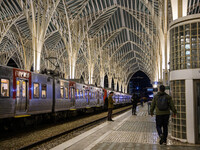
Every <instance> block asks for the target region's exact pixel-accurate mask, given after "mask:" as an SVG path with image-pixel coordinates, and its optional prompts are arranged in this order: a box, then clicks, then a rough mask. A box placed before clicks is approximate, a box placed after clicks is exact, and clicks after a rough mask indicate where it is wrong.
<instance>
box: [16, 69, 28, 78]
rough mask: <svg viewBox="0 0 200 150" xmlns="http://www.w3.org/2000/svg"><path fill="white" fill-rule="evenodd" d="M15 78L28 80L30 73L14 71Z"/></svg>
mask: <svg viewBox="0 0 200 150" xmlns="http://www.w3.org/2000/svg"><path fill="white" fill-rule="evenodd" d="M15 77H19V78H27V79H29V77H30V73H29V72H24V71H18V70H16V71H15Z"/></svg>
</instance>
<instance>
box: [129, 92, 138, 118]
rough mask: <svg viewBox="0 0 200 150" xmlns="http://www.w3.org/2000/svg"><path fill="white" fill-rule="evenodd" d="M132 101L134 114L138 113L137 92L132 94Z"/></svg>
mask: <svg viewBox="0 0 200 150" xmlns="http://www.w3.org/2000/svg"><path fill="white" fill-rule="evenodd" d="M131 102H132V115H136V108H137V103H138V96H137V95H136V94H135V93H134V94H133V95H132V98H131Z"/></svg>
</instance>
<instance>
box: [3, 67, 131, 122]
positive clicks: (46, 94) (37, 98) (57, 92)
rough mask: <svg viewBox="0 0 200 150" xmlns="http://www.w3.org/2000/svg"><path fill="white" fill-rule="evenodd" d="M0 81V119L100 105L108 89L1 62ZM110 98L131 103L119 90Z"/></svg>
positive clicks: (129, 96) (128, 97)
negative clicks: (5, 64) (3, 64)
mask: <svg viewBox="0 0 200 150" xmlns="http://www.w3.org/2000/svg"><path fill="white" fill-rule="evenodd" d="M0 84H1V85H0V86H1V88H0V119H5V118H20V117H27V116H31V115H38V114H47V113H48V114H49V113H50V114H51V113H57V112H65V111H71V110H79V109H88V108H97V107H103V106H104V99H105V97H106V96H108V94H109V92H110V91H111V90H108V89H104V88H101V87H96V86H93V85H88V84H82V83H78V82H75V81H71V80H67V79H63V78H60V77H55V76H51V75H48V74H40V73H34V72H30V71H26V70H22V69H18V68H12V67H8V66H0ZM113 99H114V100H115V101H116V103H115V105H120V104H129V103H131V95H129V94H125V93H121V92H115V91H114V96H113Z"/></svg>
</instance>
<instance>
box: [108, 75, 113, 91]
mask: <svg viewBox="0 0 200 150" xmlns="http://www.w3.org/2000/svg"><path fill="white" fill-rule="evenodd" d="M111 87H112V76H108V88H111Z"/></svg>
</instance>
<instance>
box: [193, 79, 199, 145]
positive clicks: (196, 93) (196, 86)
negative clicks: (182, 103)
mask: <svg viewBox="0 0 200 150" xmlns="http://www.w3.org/2000/svg"><path fill="white" fill-rule="evenodd" d="M194 100H195V115H196V116H195V118H196V119H195V126H196V128H195V129H196V131H195V133H196V143H200V80H194Z"/></svg>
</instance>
